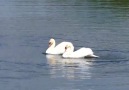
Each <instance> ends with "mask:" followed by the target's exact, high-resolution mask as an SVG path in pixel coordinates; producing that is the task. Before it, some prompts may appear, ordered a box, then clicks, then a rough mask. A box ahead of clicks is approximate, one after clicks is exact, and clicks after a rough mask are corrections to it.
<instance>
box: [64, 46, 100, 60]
mask: <svg viewBox="0 0 129 90" xmlns="http://www.w3.org/2000/svg"><path fill="white" fill-rule="evenodd" d="M72 48H74V46H72V45H66V47H65V49H66V50H65V52H64V53H63V55H62V57H63V58H86V57H91V58H92V57H98V56H96V55H94V53H93V51H92V49H90V48H85V47H83V48H80V49H79V50H77V51H74V50H73V49H72Z"/></svg>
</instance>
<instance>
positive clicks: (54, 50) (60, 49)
mask: <svg viewBox="0 0 129 90" xmlns="http://www.w3.org/2000/svg"><path fill="white" fill-rule="evenodd" d="M67 44H72V43H71V42H61V43H60V44H58V45H57V46H56V41H55V40H54V39H53V38H51V39H50V40H49V47H48V49H47V50H46V54H63V53H64V51H65V46H66V45H67Z"/></svg>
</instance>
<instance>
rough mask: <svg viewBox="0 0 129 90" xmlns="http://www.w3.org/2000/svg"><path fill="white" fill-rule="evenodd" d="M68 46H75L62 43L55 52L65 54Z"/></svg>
mask: <svg viewBox="0 0 129 90" xmlns="http://www.w3.org/2000/svg"><path fill="white" fill-rule="evenodd" d="M68 44H71V45H73V44H72V43H71V42H61V43H60V44H58V45H57V46H56V47H55V51H57V52H58V53H60V54H63V53H64V52H65V46H66V45H68Z"/></svg>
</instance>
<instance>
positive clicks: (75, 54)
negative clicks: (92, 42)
mask: <svg viewBox="0 0 129 90" xmlns="http://www.w3.org/2000/svg"><path fill="white" fill-rule="evenodd" d="M89 55H93V51H92V50H91V49H90V48H81V49H79V50H77V51H75V52H73V53H72V54H71V56H72V57H74V58H82V57H85V56H89Z"/></svg>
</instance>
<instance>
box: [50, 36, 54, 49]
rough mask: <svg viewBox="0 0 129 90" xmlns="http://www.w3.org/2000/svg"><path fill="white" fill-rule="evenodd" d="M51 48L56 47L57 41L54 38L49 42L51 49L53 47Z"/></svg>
mask: <svg viewBox="0 0 129 90" xmlns="http://www.w3.org/2000/svg"><path fill="white" fill-rule="evenodd" d="M51 46H53V47H54V46H55V40H54V39H53V38H51V39H50V40H49V47H51Z"/></svg>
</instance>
